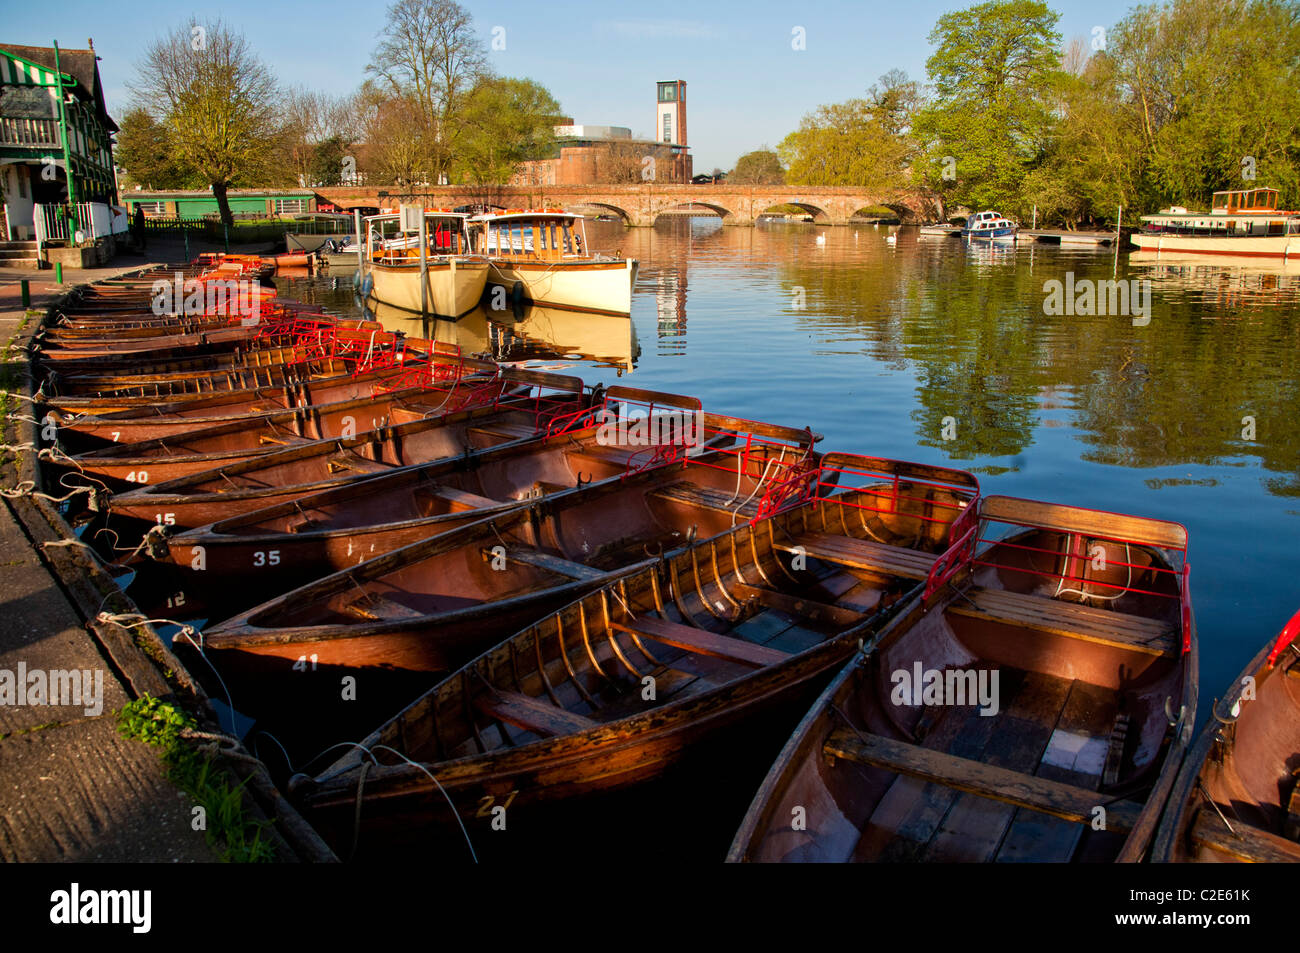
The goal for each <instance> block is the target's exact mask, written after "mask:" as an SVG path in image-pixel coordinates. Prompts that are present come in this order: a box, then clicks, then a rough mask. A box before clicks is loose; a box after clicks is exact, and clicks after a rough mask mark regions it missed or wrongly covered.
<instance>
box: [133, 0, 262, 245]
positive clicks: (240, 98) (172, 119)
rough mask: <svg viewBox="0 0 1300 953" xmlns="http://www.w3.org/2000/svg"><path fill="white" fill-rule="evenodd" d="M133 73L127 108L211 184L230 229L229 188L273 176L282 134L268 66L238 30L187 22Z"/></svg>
mask: <svg viewBox="0 0 1300 953" xmlns="http://www.w3.org/2000/svg"><path fill="white" fill-rule="evenodd" d="M138 70H139V74H138V76H137V78H136V80H135V82H134V83H132V84H130V89H131V92H132V96H133V99H134V104H135V105H137V106H139V107H140V108H143V109H145V110H146V111H147V112H149V114H150V115H152V116H153V117H154V118H155V119H157V120H158V121H159V122H161V123H163V124H164V125H165V126H167V127H168V130H169V133H170V136H171V141H173V142H174V143H175V146H176V149H177V151H178V152H179V153H180V156H181V158H183V159H184V160H185V161H186V162H187V163H188V164H189V165H191V166H193V167H194V168H195V170H197V171H198V173H199V174H200V175H201V176H202V177H203V179H204V180H206V181H207V182H208V183H209V184H210V185H211V186H212V194H213V196H214V197H215V198H216V200H217V207H218V208H219V209H220V211H221V220H222V221H223V222H225V223H226V224H228V225H229V224H231V223H232V222H233V218H232V216H231V214H230V202H229V201H228V199H227V196H226V192H227V190H228V189H229V187H230V186H231V185H232V184H233V183H235V182H241V183H247V184H259V183H262V182H265V181H268V180H269V179H270V178H271V177H272V176H273V175H274V156H275V152H276V149H277V146H278V145H279V144H280V142H281V130H280V127H279V123H278V109H277V106H278V104H279V94H278V89H277V87H276V83H275V80H274V79H272V76H273V73H272V71H271V69H270V68H269V67H267V66H266V65H265V64H264V63H262V62H261V61H260V60H259V59H258V58H257V56H256V55H255V54H254V53H253V51H252V49H251V48H250V47H249V45H248V41H247V40H246V39H245V38H244V35H243V34H242V33H237V32H235V31H233V30H230V29H228V28H227V27H226V26H225V25H224V24H222V22H221V21H220V20H215V21H209V22H204V23H200V22H199V21H198V20H195V19H191V20H190V21H189V22H188V23H186V24H185V25H184V26H181V27H178V28H177V29H176V30H174V31H173V32H172V33H170V34H168V35H165V36H163V37H161V38H160V39H157V40H155V41H154V42H153V44H152V45H151V46H149V47H148V49H147V50H146V51H145V56H144V59H143V61H142V62H141V63H140V64H139V66H138Z"/></svg>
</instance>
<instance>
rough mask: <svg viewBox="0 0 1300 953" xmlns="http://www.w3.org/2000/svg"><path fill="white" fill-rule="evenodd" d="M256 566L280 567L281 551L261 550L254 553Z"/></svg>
mask: <svg viewBox="0 0 1300 953" xmlns="http://www.w3.org/2000/svg"><path fill="white" fill-rule="evenodd" d="M253 565H254V566H278V565H280V550H278V549H259V550H257V551H256V552H254V553H253Z"/></svg>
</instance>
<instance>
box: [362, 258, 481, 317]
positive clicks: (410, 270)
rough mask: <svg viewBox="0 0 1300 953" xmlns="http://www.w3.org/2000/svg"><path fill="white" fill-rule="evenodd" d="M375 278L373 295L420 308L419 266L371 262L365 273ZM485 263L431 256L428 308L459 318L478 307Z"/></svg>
mask: <svg viewBox="0 0 1300 953" xmlns="http://www.w3.org/2000/svg"><path fill="white" fill-rule="evenodd" d="M366 274H367V276H369V277H370V278H371V279H373V281H374V287H373V290H372V292H371V293H372V294H373V295H374V296H375V297H376V298H377V299H379V300H380V301H382V302H384V303H385V304H391V305H393V306H395V307H398V308H403V309H405V310H407V311H415V312H416V313H419V312H420V310H421V307H420V305H421V295H420V266H419V265H418V264H409V265H405V264H404V265H384V264H380V263H378V262H372V263H371V265H370V267H369V269H368V270H367V272H366ZM487 277H488V263H487V262H486V261H485V260H481V259H471V258H460V259H438V258H435V259H431V260H430V261H429V263H428V271H427V273H426V276H425V279H426V280H425V287H426V292H425V294H426V296H427V310H428V311H429V313H431V314H438V315H442V316H443V317H448V318H458V317H460V316H461V315H462V314H467V313H468V312H470V311H473V310H474V309H475V308H476V307H478V303H479V301H481V300H482V298H483V288H484V287H485V286H486V284H487Z"/></svg>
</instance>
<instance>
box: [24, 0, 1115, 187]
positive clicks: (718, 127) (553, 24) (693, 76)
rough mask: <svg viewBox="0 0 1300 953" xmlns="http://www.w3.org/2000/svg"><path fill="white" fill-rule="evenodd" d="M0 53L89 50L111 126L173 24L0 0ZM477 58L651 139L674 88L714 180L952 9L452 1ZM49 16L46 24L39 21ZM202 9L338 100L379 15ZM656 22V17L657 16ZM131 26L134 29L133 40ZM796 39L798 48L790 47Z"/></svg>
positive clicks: (171, 12) (900, 60) (852, 90)
mask: <svg viewBox="0 0 1300 953" xmlns="http://www.w3.org/2000/svg"><path fill="white" fill-rule="evenodd" d="M0 2H3V3H4V5H5V7H6V9H5V12H4V16H3V19H2V22H0V43H6V42H7V43H15V44H25V45H32V46H46V45H49V43H50V41H51V40H58V41H59V43H60V45H61V46H64V47H67V48H76V49H84V48H85V45H86V38H87V37H93V38H94V41H95V49H96V51H97V52H98V53H99V55H100V56H101V57H102V59H103V61H102V62H101V63H100V70H101V75H102V76H103V78H104V83H105V86H106V88H107V90H108V97H109V109H110V111H111V112H112V113H113V115H114V116H115V117H119V118H120V116H121V113H122V112H124V111H125V102H126V83H127V82H128V81H129V80H130V79H131V77H132V76H133V75H134V72H135V63H136V62H137V61H138V59H139V58H140V56H141V53H142V51H143V49H144V47H145V46H146V45H147V44H148V43H149V41H151V40H152V39H153V38H154V36H155V35H156V34H158V33H160V32H164V31H166V30H167V29H169V28H171V27H173V26H175V25H177V24H179V23H180V22H182V21H183V20H185V19H186V18H187V17H188V14H189V11H187V10H185V9H184V8H182V7H178V6H177V5H176V4H175V3H174V2H162V0H133V2H131V3H129V4H124V5H122V6H118V5H117V4H105V3H103V2H102V0H93V2H85V0H62V2H61V3H59V4H58V5H57V8H55V7H53V6H51V7H45V6H43V5H40V4H22V5H20V4H18V3H17V0H0ZM462 5H463V6H465V7H466V8H467V9H468V10H469V11H470V13H471V14H472V15H473V17H474V23H475V28H476V30H477V32H478V33H479V34H480V35H481V36H482V37H483V39H484V43H485V44H486V43H487V42H488V41H489V40H490V38H491V36H492V30H493V27H503V28H504V29H505V34H504V36H505V46H506V48H505V50H502V51H496V52H490V53H489V62H490V63H491V64H492V67H493V68H494V69H495V70H496V71H497V72H498V73H502V74H504V75H508V76H526V77H529V78H530V79H535V80H537V81H538V82H540V83H542V84H543V85H544V86H546V87H547V88H548V89H550V91H551V92H552V94H553V95H554V96H555V98H556V99H557V100H559V102H560V105H561V106H563V107H564V111H565V112H566V113H567V114H569V115H571V116H573V118H574V119H575V120H576V121H577V122H580V123H584V122H585V123H593V124H597V125H616V126H629V127H631V128H632V131H633V133H645V134H647V135H649V134H650V133H651V131H652V129H653V127H654V103H655V86H654V84H655V82H656V81H657V80H666V79H682V80H685V81H686V84H687V132H688V137H689V140H690V145H691V151H692V154H693V155H694V156H695V168H696V171H708V170H710V169H712V168H713V167H714V166H719V167H721V168H724V169H728V168H730V167H731V166H732V165H733V164H734V163H735V160H736V158H737V156H739V155H741V154H742V153H744V152H748V151H749V150H751V149H756V148H759V147H760V146H763V145H768V146H775V145H776V144H777V143H778V142H779V141H780V140H781V139H782V138H783V137H784V136H785V135H786V133H788V132H790V131H791V130H792V129H794V128H795V127H796V126H797V125H798V124H799V120H800V118H801V117H802V116H803V115H804V114H805V113H808V112H810V111H811V110H813V109H814V108H816V107H817V106H818V105H819V104H822V103H829V102H836V101H839V100H844V99H848V98H850V97H852V96H859V95H861V94H862V93H863V92H864V91H865V90H866V89H867V87H869V86H870V85H871V84H872V83H873V82H874V81H875V80H876V79H877V78H878V77H879V76H880V75H881V74H882V73H885V72H887V71H888V70H890V69H893V68H898V69H902V70H905V71H906V72H907V73H908V74H909V75H910V76H911V77H912V78H915V79H924V76H925V60H926V58H927V57H928V56H929V54H930V52H931V48H930V44H929V41H928V36H929V33H930V30H931V29H932V28H933V26H934V23H935V21H936V20H937V19H938V18H939V17H940V16H941V15H942V14H943V13H945V12H948V11H950V10H957V9H961V8H963V7H965V6H968V5H970V4H969V3H965V2H954V0H891V2H880V0H868V2H856V3H854V2H815V3H792V2H789V0H786V2H773V0H755V2H730V0H728V2H719V0H715V2H712V3H696V4H677V5H676V6H675V7H671V8H670V7H669V5H668V4H663V3H657V4H645V5H642V4H632V3H618V2H614V3H611V2H608V0H605V2H565V0H549V2H546V3H538V2H536V0H530V2H513V0H496V2H469V3H463V4H462ZM1133 5H1134V3H1133V0H1092V2H1079V0H1070V2H1068V3H1066V2H1058V3H1053V4H1052V8H1053V9H1054V10H1056V11H1057V12H1058V13H1060V14H1061V20H1060V24H1059V27H1058V29H1059V30H1060V32H1061V34H1062V36H1063V37H1064V39H1065V40H1066V41H1068V40H1069V39H1070V38H1071V37H1073V36H1082V37H1085V38H1088V37H1090V35H1091V32H1092V29H1093V27H1094V26H1102V27H1108V26H1110V25H1112V24H1114V23H1115V22H1116V21H1117V20H1119V19H1122V18H1123V16H1124V15H1125V13H1127V11H1128V10H1129V8H1130V7H1132V6H1133ZM54 9H57V16H55V15H52V13H51V11H52V10H54ZM213 9H218V10H220V11H221V16H222V17H223V19H224V20H225V21H226V22H227V23H228V24H230V25H233V26H235V27H238V28H239V29H241V30H243V31H244V33H245V34H246V35H247V36H248V38H249V40H250V42H251V44H252V46H253V48H254V49H255V50H256V51H257V53H258V55H259V56H261V58H262V60H263V61H264V62H265V63H266V64H267V65H268V66H270V67H271V68H272V69H273V70H274V71H275V73H276V75H277V77H278V78H279V79H280V80H281V81H282V82H284V83H286V84H292V85H306V86H309V87H313V88H317V89H322V90H325V91H327V92H331V93H347V92H350V91H351V90H353V89H355V88H356V86H357V85H359V84H360V82H361V81H362V79H364V78H365V74H364V70H365V66H366V63H367V62H368V61H369V57H370V53H371V52H372V51H373V49H374V47H375V44H376V40H375V37H376V34H377V33H378V31H379V29H380V27H381V26H382V24H383V20H384V13H385V10H386V9H387V4H386V3H382V2H374V0H348V2H342V0H316V2H311V3H306V2H298V3H287V2H277V0H223V2H222V3H220V4H217V5H213V6H210V7H207V8H199V9H197V10H196V11H195V12H197V13H198V14H199V15H200V16H207V15H209V13H208V11H210V10H213ZM670 9H671V11H672V12H671V14H669V13H668V12H667V11H669V10H670ZM142 24H147V25H148V26H147V27H142V26H141V25H142ZM797 26H798V27H803V28H804V31H805V36H806V49H804V50H802V51H796V50H794V49H792V46H791V40H792V36H793V34H792V31H793V30H794V28H795V27H797Z"/></svg>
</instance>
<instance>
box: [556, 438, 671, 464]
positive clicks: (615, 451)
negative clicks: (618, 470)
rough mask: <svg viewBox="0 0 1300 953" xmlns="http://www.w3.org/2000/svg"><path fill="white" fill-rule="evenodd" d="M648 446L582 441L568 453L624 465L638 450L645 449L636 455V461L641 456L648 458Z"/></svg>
mask: <svg viewBox="0 0 1300 953" xmlns="http://www.w3.org/2000/svg"><path fill="white" fill-rule="evenodd" d="M650 449H651V448H649V447H615V446H605V445H604V444H599V443H595V442H594V441H593V442H591V443H584V444H582V445H581V446H578V447H574V448H573V449H572V450H570V451H569V453H570V454H571V455H573V456H577V457H589V458H591V459H593V460H600V461H601V462H603V463H612V464H615V465H616V466H626V465H627V462H628V460H629V459H631V457H632V456H633V455H634V454H636V453H638V452H639V451H646V452H645V453H642V454H641V457H638V461H639V460H640V459H641V458H642V457H643V458H645V459H647V460H648V459H649V458H650V453H649V451H650Z"/></svg>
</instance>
